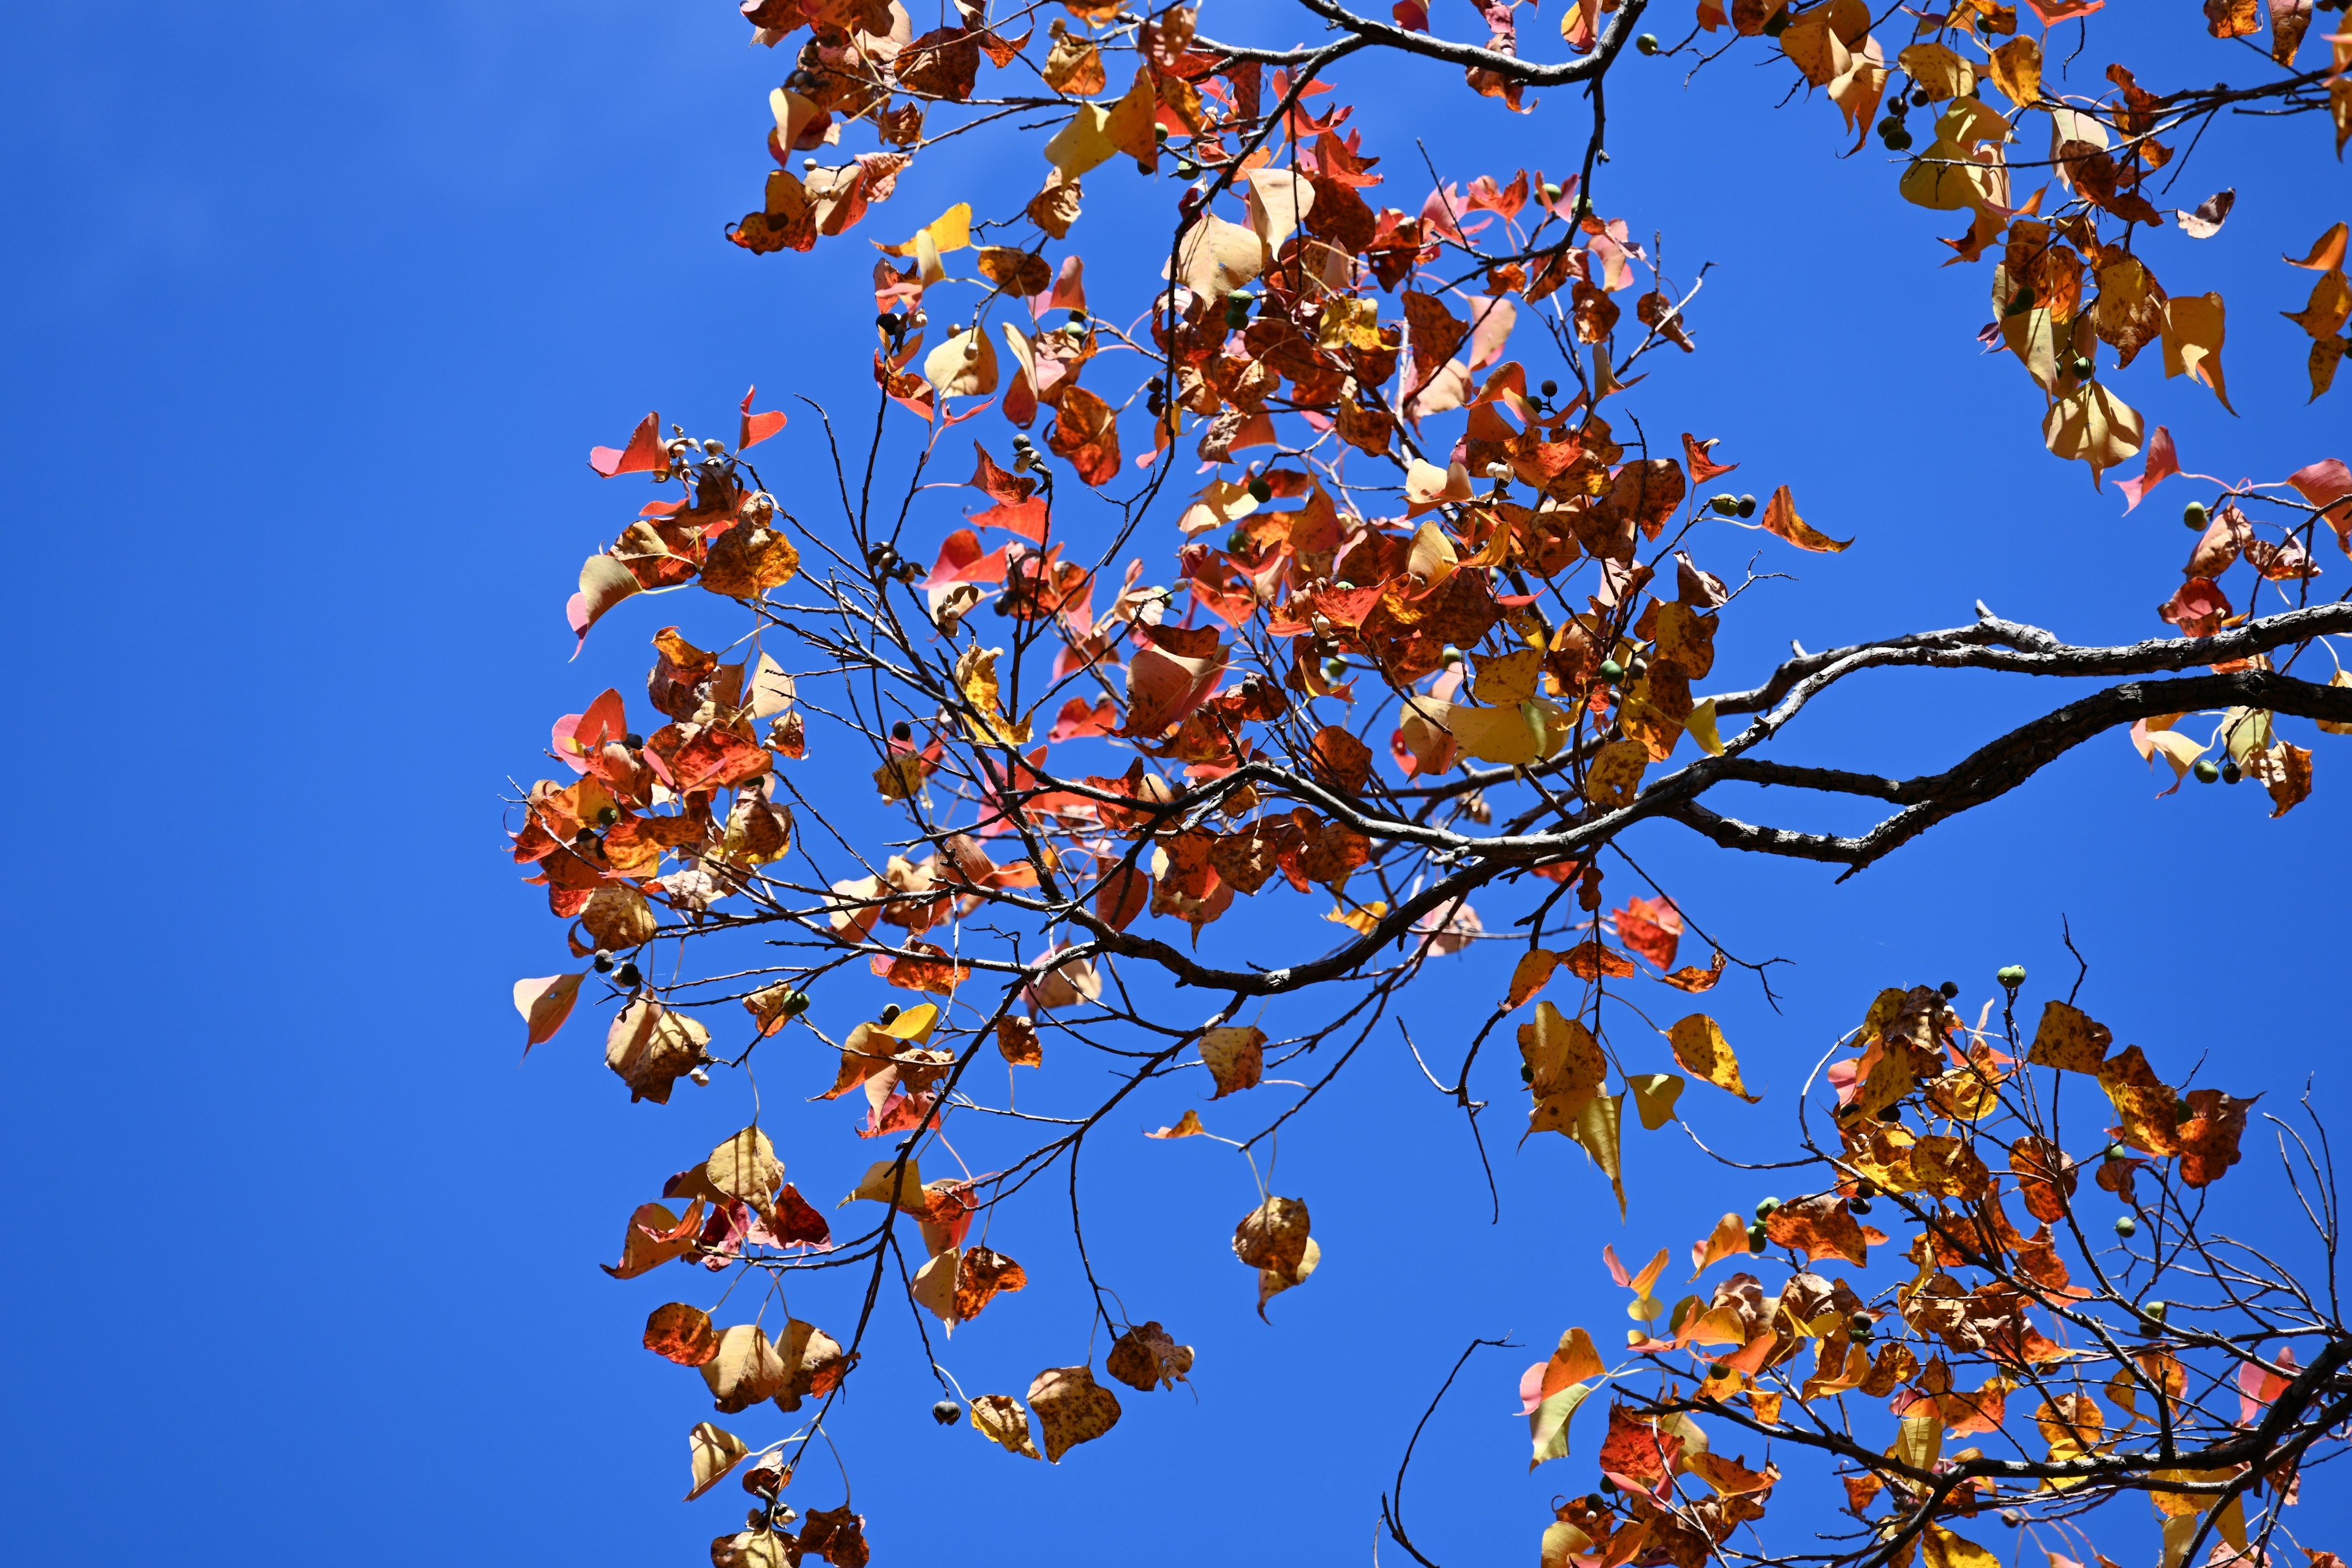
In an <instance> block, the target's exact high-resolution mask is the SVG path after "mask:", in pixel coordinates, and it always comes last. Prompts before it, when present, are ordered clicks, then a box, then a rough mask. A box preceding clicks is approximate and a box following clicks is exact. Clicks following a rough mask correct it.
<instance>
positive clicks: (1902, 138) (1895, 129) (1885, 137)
mask: <svg viewBox="0 0 2352 1568" xmlns="http://www.w3.org/2000/svg"><path fill="white" fill-rule="evenodd" d="M1878 140H1879V141H1880V142H1882V143H1884V144H1885V148H1886V150H1887V151H1888V152H1890V153H1908V152H1909V151H1911V132H1908V131H1906V130H1905V129H1904V128H1903V127H1902V125H1901V124H1900V123H1899V122H1896V121H1888V123H1887V126H1886V128H1885V130H1883V131H1881V132H1879V133H1878Z"/></svg>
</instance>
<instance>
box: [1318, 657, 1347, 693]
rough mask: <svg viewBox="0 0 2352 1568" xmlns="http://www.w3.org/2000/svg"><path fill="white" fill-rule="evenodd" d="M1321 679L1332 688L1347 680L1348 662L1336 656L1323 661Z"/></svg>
mask: <svg viewBox="0 0 2352 1568" xmlns="http://www.w3.org/2000/svg"><path fill="white" fill-rule="evenodd" d="M1323 679H1324V680H1325V681H1327V682H1328V683H1329V684H1330V685H1333V686H1337V685H1339V682H1341V681H1343V680H1345V679H1348V661H1347V660H1346V659H1344V658H1339V657H1337V656H1334V657H1332V658H1327V659H1325V660H1324V661H1323Z"/></svg>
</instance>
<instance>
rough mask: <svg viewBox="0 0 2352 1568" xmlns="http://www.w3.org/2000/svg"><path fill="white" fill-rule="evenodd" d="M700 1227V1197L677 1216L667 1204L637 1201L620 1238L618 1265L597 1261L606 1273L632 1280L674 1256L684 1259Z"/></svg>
mask: <svg viewBox="0 0 2352 1568" xmlns="http://www.w3.org/2000/svg"><path fill="white" fill-rule="evenodd" d="M701 1227H702V1200H700V1199H699V1198H698V1199H696V1200H695V1202H694V1204H693V1206H691V1207H690V1208H688V1210H687V1211H686V1217H685V1218H684V1219H682V1220H681V1219H680V1218H679V1217H678V1216H677V1215H674V1214H672V1213H671V1212H670V1211H669V1209H668V1207H667V1205H662V1204H640V1205H637V1209H636V1212H635V1213H634V1214H632V1215H629V1227H628V1229H627V1230H626V1231H625V1232H624V1233H623V1235H622V1237H621V1261H620V1262H619V1264H617V1265H614V1264H610V1263H605V1264H600V1265H598V1267H599V1268H603V1269H604V1272H605V1273H607V1274H609V1275H611V1276H612V1277H613V1278H614V1279H635V1278H636V1277H637V1276H638V1275H640V1274H644V1273H646V1272H647V1271H649V1270H651V1269H655V1268H660V1267H661V1266H662V1265H663V1264H665V1263H667V1262H668V1261H669V1260H670V1259H672V1258H683V1257H685V1256H686V1255H687V1254H688V1253H689V1252H691V1251H693V1250H694V1237H695V1233H696V1232H697V1231H698V1230H699V1229H700V1228H701Z"/></svg>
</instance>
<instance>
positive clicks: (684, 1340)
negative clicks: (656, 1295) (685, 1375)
mask: <svg viewBox="0 0 2352 1568" xmlns="http://www.w3.org/2000/svg"><path fill="white" fill-rule="evenodd" d="M646 1349H647V1350H649V1351H651V1352H654V1354H656V1355H657V1356H663V1357H667V1359H668V1360H671V1361H674V1362H676V1363H677V1364H678V1365H680V1366H700V1365H702V1364H703V1363H706V1362H708V1361H709V1359H710V1358H711V1357H712V1356H715V1355H717V1354H718V1353H719V1333H718V1331H717V1330H715V1329H713V1328H712V1327H711V1326H710V1314H709V1313H708V1312H705V1311H704V1310H702V1309H701V1308H699V1307H690V1306H688V1305H687V1304H686V1303H685V1302H684V1301H672V1302H669V1303H668V1304H667V1305H666V1306H660V1307H656V1308H655V1309H654V1310H653V1315H652V1316H651V1317H648V1318H647V1319H646Z"/></svg>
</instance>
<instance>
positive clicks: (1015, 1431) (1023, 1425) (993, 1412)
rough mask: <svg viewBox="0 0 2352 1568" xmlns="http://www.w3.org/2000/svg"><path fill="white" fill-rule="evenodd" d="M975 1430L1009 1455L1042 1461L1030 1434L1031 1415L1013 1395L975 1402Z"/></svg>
mask: <svg viewBox="0 0 2352 1568" xmlns="http://www.w3.org/2000/svg"><path fill="white" fill-rule="evenodd" d="M971 1426H972V1430H973V1431H975V1432H978V1433H979V1434H980V1435H981V1436H983V1437H985V1438H987V1439H988V1440H989V1441H990V1442H992V1443H995V1444H999V1445H1001V1446H1002V1447H1003V1449H1004V1451H1005V1452H1006V1453H1008V1454H1026V1455H1027V1456H1028V1457H1029V1458H1033V1459H1042V1458H1045V1456H1044V1455H1042V1454H1040V1453H1039V1452H1037V1444H1036V1442H1035V1440H1034V1438H1032V1437H1031V1436H1030V1433H1029V1413H1028V1412H1027V1411H1026V1410H1024V1409H1022V1408H1021V1402H1020V1401H1019V1400H1017V1399H1015V1398H1013V1395H1011V1394H982V1395H981V1396H980V1397H979V1398H977V1399H975V1400H973V1401H972V1402H971Z"/></svg>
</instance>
